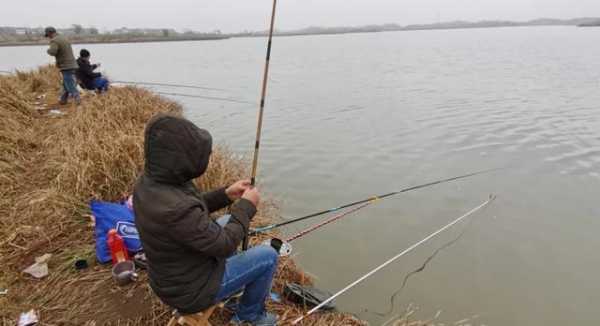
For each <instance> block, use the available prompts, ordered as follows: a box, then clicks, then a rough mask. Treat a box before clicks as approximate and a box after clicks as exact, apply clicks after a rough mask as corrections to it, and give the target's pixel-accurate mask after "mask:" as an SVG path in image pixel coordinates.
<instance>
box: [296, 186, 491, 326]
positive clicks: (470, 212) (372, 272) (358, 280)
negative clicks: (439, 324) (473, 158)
mask: <svg viewBox="0 0 600 326" xmlns="http://www.w3.org/2000/svg"><path fill="white" fill-rule="evenodd" d="M494 199H496V196H494V195H490V197H489V198H488V200H486V201H485V202H483V203H482V204H481V205H479V206H477V207H475V208H473V209H472V210H470V211H468V212H467V213H465V214H464V215H462V216H461V217H458V218H457V219H455V220H454V221H452V222H450V223H449V224H446V226H444V227H443V228H441V229H439V230H437V231H435V232H433V233H432V234H430V235H428V236H427V237H426V238H425V239H423V240H421V241H419V242H417V243H415V244H413V245H412V246H410V247H408V248H407V249H405V250H404V251H402V252H401V253H399V254H397V255H396V256H394V257H392V258H390V259H388V260H387V261H386V262H385V263H383V264H381V265H379V266H377V267H376V268H375V269H373V270H371V271H370V272H368V273H367V274H365V275H363V276H361V277H360V278H359V279H357V280H356V281H354V282H352V283H350V284H349V285H347V286H346V287H345V288H343V289H341V290H340V291H338V292H337V293H335V294H333V295H332V296H330V297H329V298H328V299H327V300H324V301H323V302H321V303H320V304H318V305H317V306H316V307H314V308H312V309H311V310H309V311H308V312H307V313H306V314H304V315H302V316H300V317H298V318H297V319H296V320H294V321H293V322H292V325H296V324H298V323H299V322H300V321H302V320H303V319H304V318H306V317H308V316H310V315H312V314H313V313H314V312H315V311H317V310H319V309H321V307H323V306H324V305H326V304H328V303H329V302H331V301H332V300H334V299H335V298H337V297H339V296H340V295H342V294H344V293H346V292H347V291H348V290H350V289H352V288H353V287H355V286H356V285H357V284H359V283H360V282H362V281H364V280H365V279H367V278H369V277H370V276H371V275H373V274H375V273H377V272H378V271H380V270H381V269H383V268H384V267H386V266H387V265H389V264H391V263H393V262H394V261H395V260H397V259H398V258H400V257H402V256H404V255H406V254H407V253H409V252H411V251H413V250H414V249H415V248H417V247H419V246H420V245H422V244H424V243H425V242H427V241H429V240H431V239H432V238H434V237H436V236H437V235H438V234H440V233H442V232H444V231H445V230H447V229H449V228H451V227H452V226H454V225H455V224H457V223H458V222H460V221H462V220H463V219H465V218H467V217H468V216H470V215H472V214H473V213H475V212H477V211H479V210H480V209H482V208H484V207H485V206H487V205H489V204H490V203H491V202H492V201H494Z"/></svg>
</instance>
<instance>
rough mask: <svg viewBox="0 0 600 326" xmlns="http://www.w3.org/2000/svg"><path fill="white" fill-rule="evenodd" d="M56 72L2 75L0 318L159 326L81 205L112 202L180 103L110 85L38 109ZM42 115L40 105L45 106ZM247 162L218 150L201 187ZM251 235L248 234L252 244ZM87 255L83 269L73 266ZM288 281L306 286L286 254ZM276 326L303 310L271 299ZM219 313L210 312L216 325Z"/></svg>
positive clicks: (234, 173)
mask: <svg viewBox="0 0 600 326" xmlns="http://www.w3.org/2000/svg"><path fill="white" fill-rule="evenodd" d="M59 84H60V83H59V74H58V73H57V71H56V70H55V69H53V68H52V67H44V68H41V69H39V70H37V71H34V72H28V73H23V72H19V73H17V74H16V75H11V76H5V77H0V155H1V156H0V186H1V193H0V195H1V196H0V261H1V262H2V269H1V270H0V288H7V289H8V291H9V292H8V294H7V295H2V296H0V307H2V308H1V309H0V320H1V321H2V324H4V325H14V324H16V318H17V317H18V315H19V313H20V312H23V311H27V310H29V309H32V308H34V309H36V310H37V311H38V313H39V316H40V319H41V323H40V325H102V324H107V325H164V324H166V320H167V319H168V315H169V309H168V308H167V307H165V306H164V305H163V304H161V303H160V302H159V301H158V300H157V298H156V297H155V296H154V295H153V294H152V293H151V291H150V289H149V287H148V285H147V282H145V280H146V279H145V276H144V275H143V274H142V278H141V280H140V281H139V282H137V283H136V284H135V285H133V286H130V287H125V288H118V287H116V286H115V285H114V284H113V281H112V280H111V277H110V270H109V267H108V266H101V265H97V264H95V263H93V262H95V256H94V239H93V226H92V225H91V224H90V219H89V216H90V215H89V209H88V207H87V206H88V205H87V203H88V202H89V200H90V199H92V198H97V199H102V200H108V201H114V200H119V199H122V198H123V196H124V194H127V193H129V192H130V191H131V187H132V185H133V182H134V180H135V179H136V177H137V175H138V173H139V171H141V168H142V164H143V156H142V153H143V148H142V144H143V130H144V126H145V123H146V122H147V121H148V120H149V119H150V117H152V116H153V115H154V114H156V113H158V112H168V113H171V114H181V109H180V107H179V106H178V105H177V104H175V103H173V102H171V101H168V100H165V99H163V98H160V97H157V96H155V95H153V94H151V93H150V92H148V91H145V90H141V89H137V88H131V87H127V88H115V89H113V90H111V91H110V92H109V93H108V94H106V95H103V96H87V97H84V101H83V105H82V106H81V107H79V108H66V109H65V112H66V114H65V115H61V116H52V115H48V114H46V113H43V112H42V113H41V112H40V111H38V110H36V109H35V107H36V106H38V105H39V104H40V103H39V100H40V96H41V95H43V94H46V95H47V97H46V98H48V99H49V98H56V95H57V93H58V91H59V86H58V85H59ZM44 112H45V111H44ZM245 166H246V164H245V163H244V162H243V161H242V160H240V159H236V158H234V157H233V156H232V155H231V153H229V152H228V151H227V150H223V149H222V148H221V149H217V150H215V152H214V155H213V157H212V161H211V165H210V169H209V171H208V173H207V174H206V176H204V177H203V178H202V179H201V180H199V181H198V183H199V185H200V186H201V187H203V188H211V187H214V186H217V185H222V184H226V183H229V182H231V181H233V180H235V179H238V178H240V177H242V176H244V175H246V173H245V170H244V168H245ZM275 216H276V209H275V208H274V207H273V206H272V205H268V203H267V204H265V205H263V207H261V208H260V210H259V216H258V217H257V218H256V219H255V220H256V221H255V223H258V224H264V223H269V221H272V220H273V218H274V217H275ZM257 241H259V239H253V242H257ZM44 253H52V254H53V257H52V259H51V260H50V262H49V267H50V275H49V276H48V277H46V278H44V279H42V280H36V279H33V278H31V277H29V276H26V275H25V274H23V273H21V270H22V269H23V268H24V267H26V266H28V265H29V264H31V263H32V262H33V259H34V257H36V256H39V255H42V254H44ZM77 258H86V259H87V260H88V262H92V263H91V266H90V268H88V269H87V270H84V271H81V272H79V271H75V270H74V268H73V262H74V260H76V259H77ZM286 281H291V282H299V283H304V284H306V283H309V282H310V279H309V278H308V277H307V276H305V275H304V274H303V273H302V271H300V270H299V269H298V268H297V267H296V265H295V264H294V262H293V260H292V259H283V260H282V262H281V264H280V267H279V271H278V273H277V279H276V281H275V284H274V287H275V290H276V291H281V289H282V287H283V285H284V283H285V282H286ZM269 307H270V309H272V310H274V311H276V312H278V313H279V314H280V315H281V316H282V318H283V324H286V323H287V322H289V321H291V320H292V319H294V318H296V317H297V316H299V314H301V313H302V312H303V311H305V310H304V309H303V308H301V307H297V306H293V305H288V304H277V303H269ZM226 316H227V313H226V312H224V311H223V312H219V313H218V314H217V315H216V316H215V323H216V324H217V325H218V324H222V323H223V322H224V320H225V318H226ZM304 324H305V325H361V324H363V322H361V321H359V320H357V319H355V318H353V317H352V316H349V315H345V314H341V313H331V314H316V315H314V316H311V317H310V318H309V319H307V321H306V323H304Z"/></svg>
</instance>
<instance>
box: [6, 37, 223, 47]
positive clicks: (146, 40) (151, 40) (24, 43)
mask: <svg viewBox="0 0 600 326" xmlns="http://www.w3.org/2000/svg"><path fill="white" fill-rule="evenodd" d="M229 38H231V37H230V36H227V35H223V36H202V37H181V38H164V37H155V38H143V39H116V40H93V39H88V40H86V39H81V40H77V39H76V40H72V39H71V43H72V44H125V43H163V42H194V41H220V40H226V39H229ZM41 45H48V41H47V40H45V39H43V40H39V41H11V42H0V47H17V46H41Z"/></svg>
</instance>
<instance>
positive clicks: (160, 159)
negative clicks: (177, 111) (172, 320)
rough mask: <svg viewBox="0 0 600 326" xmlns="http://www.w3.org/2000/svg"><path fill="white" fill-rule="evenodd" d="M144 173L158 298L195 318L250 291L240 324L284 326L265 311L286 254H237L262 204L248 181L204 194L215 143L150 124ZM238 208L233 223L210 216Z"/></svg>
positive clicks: (139, 222)
mask: <svg viewBox="0 0 600 326" xmlns="http://www.w3.org/2000/svg"><path fill="white" fill-rule="evenodd" d="M144 137H145V139H144V156H145V166H144V172H143V174H142V175H141V176H140V177H139V178H138V180H137V182H136V184H135V186H134V191H133V209H134V212H135V224H136V227H137V229H138V232H139V235H140V240H141V242H142V246H143V247H144V252H145V253H146V257H147V258H148V276H149V279H150V286H151V287H152V289H153V290H154V293H156V295H158V297H159V298H160V299H161V300H162V301H163V302H164V303H166V304H167V305H169V306H171V307H173V308H176V309H177V310H178V311H179V312H180V313H181V314H184V315H186V314H194V313H198V312H200V311H203V310H206V309H207V308H209V307H211V306H213V305H215V304H216V303H218V302H221V301H223V300H224V299H226V298H228V297H230V296H232V295H233V294H236V293H238V292H239V291H241V290H243V291H244V294H243V296H242V297H241V299H240V303H239V305H238V308H237V309H236V314H235V316H234V317H233V320H232V321H233V322H235V323H243V322H249V323H251V324H252V325H255V326H273V325H277V316H276V315H274V314H271V313H268V312H267V311H266V310H265V300H266V299H267V296H268V295H269V293H270V290H271V282H272V280H273V275H274V273H275V270H276V269H277V259H278V256H279V254H278V253H277V252H276V251H275V249H273V248H272V247H271V246H264V245H260V246H255V247H252V248H250V249H248V250H247V251H245V252H243V253H240V254H236V253H237V248H238V246H239V245H240V242H241V241H242V240H243V238H244V236H245V235H246V234H247V233H248V228H249V224H250V220H251V219H252V218H253V217H254V215H255V214H256V207H257V205H258V203H259V200H260V194H259V192H258V190H257V188H255V187H253V186H251V185H250V181H249V180H241V181H238V182H236V183H234V184H232V185H229V186H227V187H222V188H219V189H216V190H212V191H208V192H200V191H199V190H198V189H197V188H196V186H195V185H194V182H193V180H194V179H195V178H198V177H200V176H201V175H203V174H204V172H205V171H206V169H207V168H208V163H209V158H210V155H211V152H212V137H211V135H210V133H209V132H208V131H206V130H204V129H200V128H198V127H197V126H196V125H194V124H193V123H192V122H190V121H188V120H186V119H183V118H179V117H175V116H169V115H163V114H160V115H157V116H155V117H154V118H152V119H151V120H150V122H148V125H147V126H146V131H145V136H144ZM229 205H231V208H230V213H229V215H225V216H223V217H221V218H219V219H217V220H216V221H214V220H212V219H211V217H210V216H209V215H210V214H211V213H213V212H216V211H218V210H220V209H223V208H225V207H227V206H229Z"/></svg>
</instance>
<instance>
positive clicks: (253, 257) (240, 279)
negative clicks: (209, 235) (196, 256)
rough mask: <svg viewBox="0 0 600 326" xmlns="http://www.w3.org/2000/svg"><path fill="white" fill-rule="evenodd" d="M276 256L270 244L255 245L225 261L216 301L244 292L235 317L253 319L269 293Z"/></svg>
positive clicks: (222, 221)
mask: <svg viewBox="0 0 600 326" xmlns="http://www.w3.org/2000/svg"><path fill="white" fill-rule="evenodd" d="M229 218H230V216H228V215H225V216H223V217H221V218H220V219H218V220H217V223H219V224H220V225H221V226H224V225H225V224H227V222H228V221H229ZM278 257H279V255H278V254H277V252H276V251H275V249H273V248H272V247H270V246H256V247H252V248H250V249H248V250H247V251H244V252H242V253H240V254H237V255H235V256H232V257H229V258H228V259H227V262H226V263H225V274H224V275H223V279H222V280H221V289H220V290H219V293H218V294H217V297H216V302H220V301H223V300H224V299H226V298H228V297H230V296H232V295H234V294H236V293H238V292H240V291H241V290H242V289H244V294H243V295H242V298H241V300H240V305H239V307H238V310H237V312H236V315H237V318H238V319H240V320H243V321H249V322H253V321H256V320H257V319H259V318H260V317H262V315H263V313H264V312H265V300H266V299H267V296H268V295H269V293H270V292H271V282H272V281H273V275H274V274H275V271H276V270H277V258H278Z"/></svg>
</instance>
